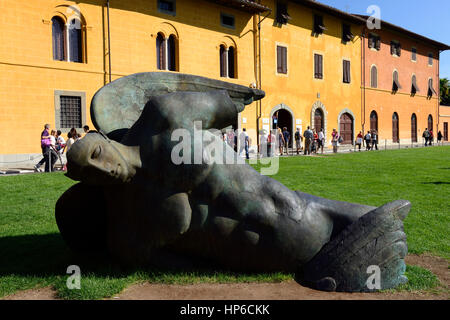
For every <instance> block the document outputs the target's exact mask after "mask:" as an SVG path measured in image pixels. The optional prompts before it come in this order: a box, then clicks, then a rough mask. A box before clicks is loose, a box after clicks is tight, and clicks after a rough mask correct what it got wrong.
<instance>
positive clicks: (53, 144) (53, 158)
mask: <svg viewBox="0 0 450 320" xmlns="http://www.w3.org/2000/svg"><path fill="white" fill-rule="evenodd" d="M48 153H49V155H48V161H49V164H48V165H47V164H45V172H53V171H55V169H54V168H55V164H56V160H58V153H57V151H56V131H55V130H52V131H51V132H50V148H49V150H48ZM47 167H48V170H47Z"/></svg>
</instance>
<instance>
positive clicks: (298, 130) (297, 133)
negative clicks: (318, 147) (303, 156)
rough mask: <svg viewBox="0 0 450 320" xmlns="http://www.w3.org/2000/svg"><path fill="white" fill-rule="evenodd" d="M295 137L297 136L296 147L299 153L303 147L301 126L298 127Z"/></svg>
mask: <svg viewBox="0 0 450 320" xmlns="http://www.w3.org/2000/svg"><path fill="white" fill-rule="evenodd" d="M294 138H295V147H296V148H297V154H299V152H300V151H301V149H302V140H303V137H302V134H301V133H300V128H297V131H295V135H294Z"/></svg>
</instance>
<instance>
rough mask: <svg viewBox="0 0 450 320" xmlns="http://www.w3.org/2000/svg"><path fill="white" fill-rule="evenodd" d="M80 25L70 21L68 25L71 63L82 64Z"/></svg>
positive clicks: (74, 20) (73, 20) (76, 21)
mask: <svg viewBox="0 0 450 320" xmlns="http://www.w3.org/2000/svg"><path fill="white" fill-rule="evenodd" d="M81 37H82V35H81V23H80V22H79V20H76V19H72V20H71V21H70V24H69V57H70V61H72V62H83V54H82V38H81Z"/></svg>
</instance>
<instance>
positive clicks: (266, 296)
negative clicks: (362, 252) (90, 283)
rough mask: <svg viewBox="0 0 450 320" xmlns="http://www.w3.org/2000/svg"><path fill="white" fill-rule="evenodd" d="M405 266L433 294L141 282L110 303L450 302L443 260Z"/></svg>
mask: <svg viewBox="0 0 450 320" xmlns="http://www.w3.org/2000/svg"><path fill="white" fill-rule="evenodd" d="M406 263H407V264H409V265H417V266H420V267H423V268H426V269H428V270H430V271H431V272H433V273H434V274H435V275H436V276H437V277H438V278H439V280H440V281H441V288H440V290H435V291H436V292H434V291H433V292H427V293H422V292H394V293H390V292H389V293H385V292H383V293H341V292H322V291H317V290H313V289H309V288H306V287H303V286H301V285H299V284H298V283H296V282H295V281H294V280H290V281H285V282H281V283H232V284H213V283H200V284H193V285H165V284H152V283H140V284H136V285H132V286H130V287H128V288H127V289H125V290H124V291H123V292H122V293H121V294H119V295H116V296H114V297H113V298H112V299H113V300H449V299H450V295H449V290H448V288H449V287H450V270H449V269H448V267H449V263H448V261H447V260H446V259H443V258H439V257H434V256H431V255H426V254H425V255H420V256H418V255H408V256H407V257H406ZM4 299H5V300H56V299H57V297H56V292H55V291H54V290H53V289H52V288H51V287H46V288H40V289H31V290H25V291H20V292H18V293H15V294H13V295H10V296H7V297H5V298H4Z"/></svg>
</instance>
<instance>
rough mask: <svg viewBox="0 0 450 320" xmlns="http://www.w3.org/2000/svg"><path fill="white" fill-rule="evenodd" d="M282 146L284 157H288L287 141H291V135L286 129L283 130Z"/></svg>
mask: <svg viewBox="0 0 450 320" xmlns="http://www.w3.org/2000/svg"><path fill="white" fill-rule="evenodd" d="M283 138H284V146H285V148H286V155H289V141H290V140H291V134H290V133H289V131H288V129H287V128H286V127H284V128H283Z"/></svg>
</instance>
